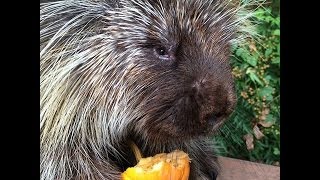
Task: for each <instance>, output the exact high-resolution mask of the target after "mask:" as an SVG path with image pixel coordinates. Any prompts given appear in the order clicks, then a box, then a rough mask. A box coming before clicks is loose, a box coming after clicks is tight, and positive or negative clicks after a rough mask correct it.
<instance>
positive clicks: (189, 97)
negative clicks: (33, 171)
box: [40, 0, 252, 180]
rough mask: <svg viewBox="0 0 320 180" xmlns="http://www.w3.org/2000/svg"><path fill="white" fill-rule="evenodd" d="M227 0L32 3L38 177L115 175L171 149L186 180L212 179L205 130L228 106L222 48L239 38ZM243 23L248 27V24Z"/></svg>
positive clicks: (230, 96) (240, 8)
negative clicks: (35, 13) (35, 10)
mask: <svg viewBox="0 0 320 180" xmlns="http://www.w3.org/2000/svg"><path fill="white" fill-rule="evenodd" d="M246 12H247V11H246V9H245V6H244V5H241V4H240V3H234V1H227V0H208V1H200V0H65V1H54V2H46V3H40V80H41V83H40V97H41V101H40V174H41V175H40V176H41V179H42V180H52V179H63V180H64V179H88V180H97V179H119V178H120V174H121V172H123V171H124V170H125V169H126V168H127V167H130V166H134V164H135V163H136V162H135V159H134V155H133V153H132V151H131V150H130V147H129V145H128V144H129V143H130V142H134V143H135V144H137V146H138V147H139V148H140V149H141V151H142V153H143V155H144V156H152V155H155V154H157V153H160V152H170V151H172V150H175V149H180V150H183V151H185V152H187V153H188V154H189V156H190V158H191V172H190V179H191V180H193V179H215V178H216V176H217V174H218V170H219V165H218V163H217V160H216V156H215V155H214V153H213V148H214V147H213V145H212V142H211V140H210V137H211V135H212V134H213V133H214V132H216V130H217V128H218V127H219V126H220V125H221V124H222V123H223V122H224V121H225V119H226V118H227V117H228V115H229V114H230V113H231V112H232V111H233V109H234V106H235V103H236V95H235V90H234V83H233V78H232V74H231V67H230V65H229V57H230V46H231V45H232V44H235V43H237V42H238V41H239V40H241V39H243V38H244V37H246V36H248V34H250V33H248V32H249V31H248V30H246V26H247V21H248V17H250V14H252V13H250V12H249V11H248V13H246ZM248 27H249V26H248Z"/></svg>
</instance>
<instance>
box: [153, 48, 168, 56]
mask: <svg viewBox="0 0 320 180" xmlns="http://www.w3.org/2000/svg"><path fill="white" fill-rule="evenodd" d="M154 51H155V53H156V55H157V56H158V57H159V58H160V59H169V58H170V57H169V54H168V51H167V49H166V48H165V47H163V46H159V47H155V49H154Z"/></svg>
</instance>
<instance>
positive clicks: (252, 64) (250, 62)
mask: <svg viewBox="0 0 320 180" xmlns="http://www.w3.org/2000/svg"><path fill="white" fill-rule="evenodd" d="M246 61H247V62H248V63H249V64H250V65H251V66H254V67H255V66H256V65H257V59H256V58H254V57H250V56H249V57H247V58H246Z"/></svg>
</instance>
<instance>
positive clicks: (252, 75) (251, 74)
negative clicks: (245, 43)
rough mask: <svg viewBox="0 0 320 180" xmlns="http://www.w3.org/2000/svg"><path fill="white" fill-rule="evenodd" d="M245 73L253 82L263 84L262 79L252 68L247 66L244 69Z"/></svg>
mask: <svg viewBox="0 0 320 180" xmlns="http://www.w3.org/2000/svg"><path fill="white" fill-rule="evenodd" d="M246 74H248V75H249V77H250V79H251V81H253V82H254V83H256V82H257V83H258V84H259V85H261V86H263V83H262V81H261V80H260V79H259V78H258V76H257V75H256V73H255V70H253V69H252V68H248V69H247V71H246Z"/></svg>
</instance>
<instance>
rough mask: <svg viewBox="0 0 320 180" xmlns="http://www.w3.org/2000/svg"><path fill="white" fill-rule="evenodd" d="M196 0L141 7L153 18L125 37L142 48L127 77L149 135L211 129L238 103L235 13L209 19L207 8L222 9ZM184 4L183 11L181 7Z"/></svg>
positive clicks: (140, 127) (139, 127)
mask: <svg viewBox="0 0 320 180" xmlns="http://www.w3.org/2000/svg"><path fill="white" fill-rule="evenodd" d="M183 3H185V4H183ZM194 3H197V2H193V3H186V2H184V1H181V4H180V3H179V2H172V1H168V2H166V3H163V4H162V5H159V4H157V3H156V2H153V3H152V6H150V9H151V10H150V12H149V11H146V10H141V11H142V12H143V14H144V15H145V16H144V17H143V18H144V19H143V20H144V21H146V22H149V23H148V24H146V25H145V27H144V29H143V31H141V32H140V34H139V33H137V36H131V37H126V39H132V42H130V41H128V42H130V43H128V44H127V45H126V46H130V45H131V46H132V44H134V46H135V47H134V48H133V49H135V50H139V53H138V54H137V56H136V57H135V58H133V61H132V63H133V64H134V65H133V67H134V68H133V69H132V71H131V72H130V73H129V74H130V75H128V77H127V78H128V79H129V80H128V82H130V83H131V87H130V90H128V92H134V94H135V95H134V101H135V105H133V107H134V110H132V111H134V112H135V115H136V116H135V117H134V118H133V119H134V121H132V122H134V124H133V126H134V131H135V132H136V133H137V134H139V135H140V136H142V137H145V138H147V139H156V140H161V139H163V138H161V137H163V136H168V137H173V138H175V139H179V138H192V137H195V136H199V135H208V134H210V133H213V132H214V130H216V129H217V128H218V127H219V126H220V125H221V123H222V122H223V121H224V120H225V118H226V117H228V115H229V114H230V113H231V112H232V110H233V108H234V105H235V102H236V100H235V99H236V98H235V92H234V84H233V78H232V76H231V70H230V66H229V56H230V53H229V52H230V50H229V47H230V43H229V41H230V39H231V38H232V35H233V34H232V31H231V30H229V31H228V32H226V30H225V28H226V27H225V26H227V25H228V24H229V23H231V21H232V14H227V13H226V15H225V16H224V18H221V19H219V20H216V19H210V18H211V17H209V16H208V14H210V13H213V12H214V11H217V10H216V9H210V7H212V5H211V6H206V3H203V4H202V6H201V7H202V8H203V9H200V10H199V9H198V7H199V5H197V4H194ZM182 6H183V7H184V9H183V11H182V12H178V11H177V10H176V8H179V7H182ZM221 11H222V13H223V10H221ZM157 13H158V14H157ZM229 21H230V22H229ZM139 23H141V24H142V23H143V22H137V24H139ZM139 28H141V27H139ZM139 28H138V30H137V32H138V31H139ZM128 29H130V28H127V30H128ZM132 29H135V28H134V27H132ZM129 34H130V35H132V34H134V33H129ZM137 39H138V41H137ZM159 49H160V51H161V52H162V54H161V53H159ZM133 82H134V83H133ZM130 96H131V97H132V94H131V95H130Z"/></svg>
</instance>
